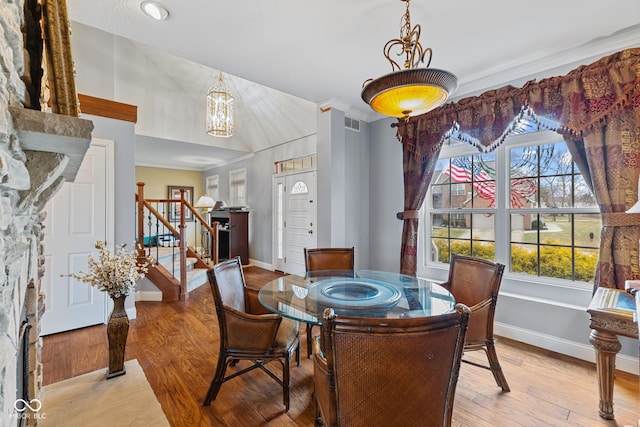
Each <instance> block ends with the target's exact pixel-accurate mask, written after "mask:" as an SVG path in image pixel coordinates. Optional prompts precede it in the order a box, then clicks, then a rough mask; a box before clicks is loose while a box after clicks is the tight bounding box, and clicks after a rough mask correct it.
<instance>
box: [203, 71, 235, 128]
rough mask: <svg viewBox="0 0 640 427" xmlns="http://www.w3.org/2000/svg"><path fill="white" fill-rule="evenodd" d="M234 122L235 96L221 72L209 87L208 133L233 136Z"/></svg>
mask: <svg viewBox="0 0 640 427" xmlns="http://www.w3.org/2000/svg"><path fill="white" fill-rule="evenodd" d="M233 122H234V119H233V96H232V95H231V93H230V92H229V90H228V89H227V86H226V85H225V83H224V81H223V80H222V72H220V75H219V77H218V81H217V82H216V83H214V84H213V85H212V86H211V87H210V88H209V93H208V94H207V133H208V134H209V135H211V136H221V137H229V136H232V135H233V125H234V123H233Z"/></svg>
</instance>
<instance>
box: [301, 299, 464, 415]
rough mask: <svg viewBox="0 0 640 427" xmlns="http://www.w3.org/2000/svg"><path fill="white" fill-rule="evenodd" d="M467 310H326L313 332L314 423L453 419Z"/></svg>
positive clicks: (457, 307) (459, 308) (459, 305)
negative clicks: (396, 313) (387, 314)
mask: <svg viewBox="0 0 640 427" xmlns="http://www.w3.org/2000/svg"><path fill="white" fill-rule="evenodd" d="M469 313H470V311H469V309H468V308H467V307H466V306H465V305H462V304H458V305H456V307H455V311H453V312H448V313H444V314H441V315H437V316H427V317H417V318H400V319H386V318H373V317H371V318H362V317H346V316H337V315H335V313H334V311H333V309H330V308H328V309H325V311H324V323H323V325H322V332H321V337H316V338H315V339H314V342H313V344H314V349H313V350H314V354H313V368H314V369H313V371H314V395H315V399H316V425H317V426H320V425H324V426H326V427H333V426H353V427H359V426H362V427H365V426H366V427H368V426H410V425H420V426H424V427H436V426H437V427H443V426H450V425H451V416H452V412H453V399H454V396H455V390H456V385H457V381H458V374H459V370H460V359H461V357H462V351H463V345H464V336H465V332H466V329H467V322H468V320H469Z"/></svg>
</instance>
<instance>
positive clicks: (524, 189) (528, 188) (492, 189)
mask: <svg viewBox="0 0 640 427" xmlns="http://www.w3.org/2000/svg"><path fill="white" fill-rule="evenodd" d="M472 169H473V170H472ZM443 173H444V174H445V175H446V176H448V177H449V178H451V181H453V182H456V183H470V184H472V185H473V188H474V189H475V190H476V193H477V195H479V196H480V197H482V198H484V199H487V200H490V201H491V203H490V205H489V206H494V205H495V202H496V181H495V178H494V177H493V176H491V175H489V174H488V173H487V172H486V171H485V170H484V169H482V168H480V167H478V166H476V165H474V167H473V168H472V166H471V159H464V158H461V157H455V158H453V159H452V160H451V163H450V165H449V167H448V168H447V169H445V170H444V172H443ZM535 193H536V186H535V183H534V181H533V180H531V179H527V178H519V179H515V180H512V181H511V207H513V208H521V207H523V206H524V202H526V201H527V200H528V199H529V198H530V197H531V196H533V195H534V194H535Z"/></svg>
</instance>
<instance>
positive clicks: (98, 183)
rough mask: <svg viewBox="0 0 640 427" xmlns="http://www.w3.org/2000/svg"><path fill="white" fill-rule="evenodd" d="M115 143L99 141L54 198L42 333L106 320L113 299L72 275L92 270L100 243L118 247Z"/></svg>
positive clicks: (48, 228) (47, 223) (46, 250)
mask: <svg viewBox="0 0 640 427" xmlns="http://www.w3.org/2000/svg"><path fill="white" fill-rule="evenodd" d="M111 144H113V141H101V140H94V141H92V143H91V146H90V147H89V150H88V151H87V154H86V156H85V158H84V160H83V162H82V165H81V166H80V169H79V171H78V174H77V176H76V179H75V181H74V182H66V183H64V185H63V186H62V188H61V189H60V191H58V193H57V194H56V195H55V196H54V197H53V199H51V200H50V201H49V203H48V204H47V206H46V208H45V211H46V212H47V218H46V220H45V224H44V225H45V229H44V233H45V236H44V240H43V246H44V257H45V269H46V270H45V275H44V277H43V278H42V285H43V286H42V288H43V291H44V293H45V297H46V300H45V313H44V315H43V318H42V322H41V325H42V330H41V334H42V335H48V334H53V333H57V332H63V331H67V330H70V329H76V328H81V327H84V326H90V325H95V324H99V323H104V322H105V321H106V319H107V300H106V294H105V293H104V292H100V291H98V290H97V289H96V288H94V287H92V286H90V285H89V284H87V283H84V282H80V281H78V280H75V279H72V278H70V277H61V276H62V275H65V274H69V273H81V272H82V273H87V265H88V256H89V254H91V253H93V254H94V256H97V252H96V250H95V242H96V241H97V240H106V241H107V243H108V245H109V246H111V247H113V243H114V242H113V236H112V233H113V227H112V226H111V223H112V221H113V203H108V200H109V199H108V198H109V197H110V194H109V193H110V191H109V189H110V188H112V187H113V186H109V185H108V184H109V183H108V182H107V181H108V180H107V176H113V175H112V174H111V173H109V169H110V168H111V167H112V166H111V165H112V164H113V158H112V156H113V146H112V145H111Z"/></svg>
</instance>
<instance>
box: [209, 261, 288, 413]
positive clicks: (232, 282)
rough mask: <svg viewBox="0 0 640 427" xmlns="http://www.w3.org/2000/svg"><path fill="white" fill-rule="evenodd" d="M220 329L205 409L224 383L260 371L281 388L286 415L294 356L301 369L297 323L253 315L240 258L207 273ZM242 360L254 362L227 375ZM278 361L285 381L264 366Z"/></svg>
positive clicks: (273, 315)
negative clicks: (217, 350) (213, 372)
mask: <svg viewBox="0 0 640 427" xmlns="http://www.w3.org/2000/svg"><path fill="white" fill-rule="evenodd" d="M207 277H208V279H209V284H210V285H211V291H212V292H213V300H214V303H215V306H216V314H217V316H218V325H219V328H220V353H219V355H218V363H217V366H216V372H215V374H214V376H213V379H212V380H211V385H210V386H209V390H208V391H207V395H206V397H205V399H204V403H203V405H204V406H208V405H210V404H211V401H212V400H215V399H216V396H217V395H218V392H219V391H220V387H221V386H222V383H224V382H225V381H228V380H230V379H232V378H235V377H237V376H238V375H242V374H244V373H245V372H249V371H252V370H254V369H256V368H260V369H262V370H263V371H265V372H266V373H267V374H268V375H269V376H270V377H271V378H273V379H274V380H276V381H277V382H278V384H280V385H281V386H282V393H283V401H284V405H285V412H286V411H288V410H289V401H290V399H289V389H290V383H291V380H290V374H289V366H290V360H291V357H292V356H293V353H294V352H295V354H296V361H297V364H298V366H300V339H299V338H298V322H296V321H294V320H291V319H285V318H282V317H281V316H279V315H277V314H252V313H250V312H249V310H248V308H249V301H248V299H249V296H248V292H247V286H246V283H245V280H244V273H243V271H242V262H241V260H240V257H236V258H231V259H229V260H227V261H223V262H221V263H218V264H216V265H215V266H214V267H213V268H211V269H210V270H208V271H207ZM241 360H248V361H251V362H253V363H252V364H251V365H250V366H249V367H247V368H244V369H242V370H240V371H237V372H234V373H233V374H230V375H228V376H225V374H226V370H227V367H228V366H229V365H235V364H236V363H237V362H239V361H241ZM272 361H278V362H280V364H281V365H282V378H280V377H278V376H277V375H276V374H275V373H274V372H273V371H271V370H270V369H268V368H267V367H266V366H265V365H266V364H267V363H268V362H272Z"/></svg>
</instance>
